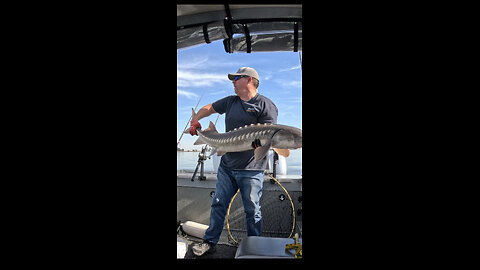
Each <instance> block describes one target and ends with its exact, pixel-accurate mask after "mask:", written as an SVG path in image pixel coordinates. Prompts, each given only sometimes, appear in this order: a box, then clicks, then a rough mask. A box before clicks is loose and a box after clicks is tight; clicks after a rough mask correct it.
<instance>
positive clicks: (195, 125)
mask: <svg viewBox="0 0 480 270" xmlns="http://www.w3.org/2000/svg"><path fill="white" fill-rule="evenodd" d="M197 128H198V129H200V130H202V126H201V125H200V123H199V122H198V120H192V121H191V122H190V130H189V131H190V135H192V136H195V135H197Z"/></svg>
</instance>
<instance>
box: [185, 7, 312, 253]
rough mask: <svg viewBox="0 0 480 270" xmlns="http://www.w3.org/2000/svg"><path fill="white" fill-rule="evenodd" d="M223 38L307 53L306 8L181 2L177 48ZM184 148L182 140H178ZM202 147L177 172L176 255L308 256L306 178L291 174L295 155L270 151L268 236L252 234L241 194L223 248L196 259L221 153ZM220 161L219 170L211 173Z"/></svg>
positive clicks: (238, 49)
mask: <svg viewBox="0 0 480 270" xmlns="http://www.w3.org/2000/svg"><path fill="white" fill-rule="evenodd" d="M219 40H222V42H223V45H224V49H225V53H252V52H253V53H254V52H273V51H290V52H292V53H298V54H299V56H300V53H299V52H300V51H301V50H302V5H298V4H296V5H252V4H248V5H247V4H245V5H230V4H224V5H177V50H181V49H184V48H188V47H192V46H208V44H209V43H211V42H214V41H219ZM177 145H178V143H177ZM207 156H208V154H207V151H206V150H203V151H201V152H199V154H198V164H197V166H196V168H192V169H191V170H178V171H177V258H179V259H216V258H227V259H251V258H270V259H272V258H279V259H280V258H283V259H286V258H287V259H288V258H292V259H293V258H302V256H301V254H302V253H301V244H302V216H303V213H302V181H303V179H302V175H289V174H288V171H287V170H286V167H287V162H288V160H285V158H284V157H282V156H278V155H277V154H276V153H275V152H274V151H272V150H270V153H269V155H268V157H269V162H268V164H269V165H268V166H267V170H266V174H265V177H264V185H263V194H262V197H261V200H260V204H261V206H262V218H263V231H262V235H261V236H259V237H256V236H246V228H245V224H244V222H245V214H244V213H243V206H242V202H241V199H239V198H237V196H234V198H233V199H232V201H231V203H230V207H229V209H228V212H227V217H226V219H225V224H224V225H225V226H224V229H223V231H222V234H221V237H220V240H219V242H218V244H217V246H216V251H215V252H214V253H211V254H206V255H203V256H201V257H196V256H195V255H193V253H192V251H191V245H192V244H193V243H196V242H201V241H202V236H203V233H204V232H205V230H206V228H207V227H208V224H209V217H210V205H211V199H212V196H213V194H214V192H215V185H216V170H217V168H218V163H219V157H218V156H216V155H213V156H212V157H211V159H209V158H207ZM206 162H213V168H214V170H213V171H205V170H204V165H205V163H206Z"/></svg>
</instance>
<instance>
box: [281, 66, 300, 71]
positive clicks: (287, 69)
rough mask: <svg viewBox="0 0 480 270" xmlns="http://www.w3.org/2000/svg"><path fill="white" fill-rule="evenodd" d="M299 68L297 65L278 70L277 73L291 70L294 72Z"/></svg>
mask: <svg viewBox="0 0 480 270" xmlns="http://www.w3.org/2000/svg"><path fill="white" fill-rule="evenodd" d="M300 68H301V65H297V66H294V67H289V68H284V69H280V70H279V71H278V72H285V71H291V70H296V69H300Z"/></svg>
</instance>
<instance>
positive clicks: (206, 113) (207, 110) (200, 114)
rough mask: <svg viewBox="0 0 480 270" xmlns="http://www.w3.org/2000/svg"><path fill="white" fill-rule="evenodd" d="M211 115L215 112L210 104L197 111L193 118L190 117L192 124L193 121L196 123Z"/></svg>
mask: <svg viewBox="0 0 480 270" xmlns="http://www.w3.org/2000/svg"><path fill="white" fill-rule="evenodd" d="M213 113H216V111H215V110H214V109H213V106H212V104H211V103H210V104H208V105H205V106H204V107H202V108H201V109H200V110H198V112H197V114H196V115H195V116H194V117H192V122H193V121H198V120H200V119H202V118H205V117H207V116H210V115H211V114H213Z"/></svg>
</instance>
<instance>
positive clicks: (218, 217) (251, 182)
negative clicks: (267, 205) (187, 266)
mask: <svg viewBox="0 0 480 270" xmlns="http://www.w3.org/2000/svg"><path fill="white" fill-rule="evenodd" d="M238 189H240V194H241V195H242V200H243V208H244V210H245V215H246V223H247V235H248V236H260V234H261V233H262V214H261V212H260V197H261V196H262V190H263V171H247V170H228V169H225V168H223V167H222V166H219V167H218V173H217V185H216V187H215V195H214V196H213V199H212V208H211V210H210V226H209V227H208V229H207V231H206V232H205V236H204V237H203V239H204V240H207V241H209V242H211V243H213V244H217V243H218V240H219V238H220V234H221V233H222V230H223V224H224V222H225V216H226V214H227V209H228V205H229V204H230V201H231V200H232V197H233V195H235V193H236V192H237V190H238Z"/></svg>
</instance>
